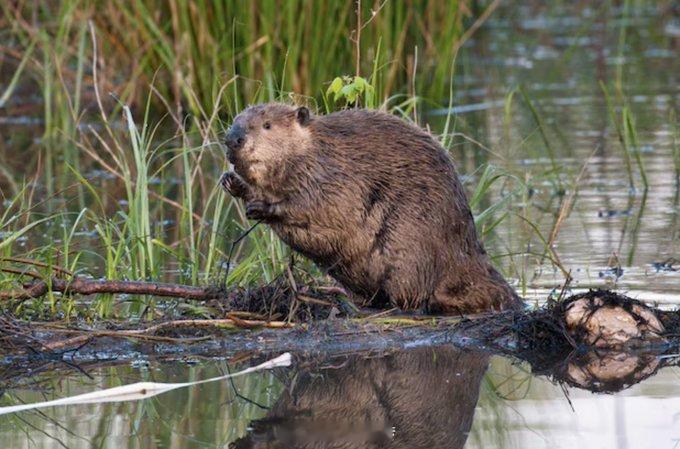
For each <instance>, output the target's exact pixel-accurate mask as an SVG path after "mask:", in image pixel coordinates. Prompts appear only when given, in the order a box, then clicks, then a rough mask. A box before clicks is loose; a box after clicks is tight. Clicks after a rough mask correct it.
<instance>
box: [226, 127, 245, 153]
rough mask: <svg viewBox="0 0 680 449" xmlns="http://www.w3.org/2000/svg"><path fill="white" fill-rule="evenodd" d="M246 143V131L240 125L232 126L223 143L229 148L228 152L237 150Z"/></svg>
mask: <svg viewBox="0 0 680 449" xmlns="http://www.w3.org/2000/svg"><path fill="white" fill-rule="evenodd" d="M245 141H246V129H245V128H244V127H242V126H240V125H233V126H232V127H231V129H229V132H228V133H227V136H226V137H225V138H224V143H225V145H227V148H229V151H236V150H239V149H240V148H241V147H242V146H243V144H244V143H245Z"/></svg>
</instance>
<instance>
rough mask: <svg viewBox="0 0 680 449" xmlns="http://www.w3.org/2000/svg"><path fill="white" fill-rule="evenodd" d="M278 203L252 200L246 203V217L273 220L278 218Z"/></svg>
mask: <svg viewBox="0 0 680 449" xmlns="http://www.w3.org/2000/svg"><path fill="white" fill-rule="evenodd" d="M277 210H278V208H277V207H276V204H272V203H268V202H266V201H250V202H248V203H247V204H246V217H247V218H249V219H251V220H264V221H271V220H273V219H275V218H276V214H277Z"/></svg>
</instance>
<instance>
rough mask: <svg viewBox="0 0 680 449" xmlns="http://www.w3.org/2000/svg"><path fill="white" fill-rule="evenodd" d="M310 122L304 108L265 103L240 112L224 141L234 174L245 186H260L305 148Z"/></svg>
mask: <svg viewBox="0 0 680 449" xmlns="http://www.w3.org/2000/svg"><path fill="white" fill-rule="evenodd" d="M311 120H312V118H311V116H310V113H309V110H308V109H307V108H306V107H304V106H303V107H299V108H295V107H293V106H288V105H285V104H281V103H268V104H260V105H257V106H251V107H249V108H248V109H246V110H244V111H243V112H241V113H240V114H239V115H238V116H236V118H235V119H234V122H233V124H232V125H231V128H230V129H229V132H228V133H227V135H226V137H225V140H224V142H225V144H226V146H227V157H228V158H229V161H230V162H231V163H232V164H233V165H234V170H235V171H236V172H237V173H238V174H239V175H241V177H243V178H244V179H245V180H246V181H247V182H248V183H250V184H252V185H257V184H260V183H261V182H262V180H263V179H266V177H267V175H268V173H269V172H271V171H272V170H274V169H276V168H277V167H279V166H280V165H281V163H282V162H283V160H284V159H285V158H286V157H290V156H292V155H295V154H296V153H299V152H301V151H304V149H305V148H307V143H308V142H309V139H310V133H309V129H308V126H309V124H310V122H311Z"/></svg>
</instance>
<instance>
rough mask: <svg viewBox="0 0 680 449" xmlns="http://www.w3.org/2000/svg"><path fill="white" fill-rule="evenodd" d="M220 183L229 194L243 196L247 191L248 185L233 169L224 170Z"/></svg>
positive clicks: (237, 196)
mask: <svg viewBox="0 0 680 449" xmlns="http://www.w3.org/2000/svg"><path fill="white" fill-rule="evenodd" d="M220 185H221V186H222V188H223V189H224V190H225V191H227V192H229V194H231V196H233V197H236V198H243V197H244V196H245V195H246V193H247V192H248V186H247V185H246V183H245V182H244V181H243V179H241V177H240V176H239V175H237V174H236V173H234V172H233V171H228V172H225V173H224V174H223V175H222V177H221V178H220Z"/></svg>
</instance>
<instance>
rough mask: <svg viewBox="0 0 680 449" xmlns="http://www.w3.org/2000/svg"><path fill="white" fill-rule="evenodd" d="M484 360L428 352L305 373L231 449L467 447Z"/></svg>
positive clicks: (406, 352) (447, 352)
mask: <svg viewBox="0 0 680 449" xmlns="http://www.w3.org/2000/svg"><path fill="white" fill-rule="evenodd" d="M487 362H488V357H487V356H486V355H482V354H478V353H474V352H469V351H468V352H466V351H461V350H459V349H455V348H452V347H437V348H432V347H429V348H418V349H412V350H404V351H401V352H398V353H395V354H393V355H390V356H387V357H383V358H374V359H366V358H360V357H353V358H349V359H347V360H345V361H344V362H339V363H336V364H335V365H334V366H332V367H326V368H314V369H312V370H302V371H300V372H298V373H297V374H296V375H295V376H294V377H293V379H292V380H291V383H290V385H289V387H288V388H287V389H286V391H285V393H284V394H283V395H282V396H281V398H279V400H278V401H277V403H276V404H275V406H274V407H273V409H272V410H271V411H270V412H269V414H268V415H267V417H266V418H264V419H261V420H257V421H254V422H252V423H251V429H250V431H249V433H248V434H247V435H246V436H245V437H243V438H241V439H239V440H238V441H236V442H234V443H232V445H230V447H232V448H235V449H240V448H284V447H285V448H348V449H349V448H439V447H441V448H444V447H446V448H462V447H463V445H464V444H465V441H466V439H467V435H468V432H469V430H470V427H471V425H472V418H473V415H474V410H475V405H476V404H477V398H478V395H479V386H480V382H481V379H482V376H483V375H484V372H485V370H486V367H487ZM338 365H341V366H338Z"/></svg>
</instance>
